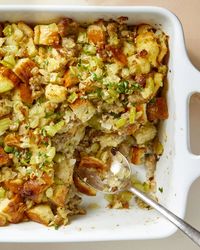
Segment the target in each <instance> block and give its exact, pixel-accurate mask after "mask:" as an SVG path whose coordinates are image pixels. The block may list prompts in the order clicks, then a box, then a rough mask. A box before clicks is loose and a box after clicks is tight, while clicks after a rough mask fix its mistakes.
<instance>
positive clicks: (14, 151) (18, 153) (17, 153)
mask: <svg viewBox="0 0 200 250" xmlns="http://www.w3.org/2000/svg"><path fill="white" fill-rule="evenodd" d="M13 154H14V156H15V157H17V158H18V157H19V156H20V152H19V151H18V150H17V149H14V150H13Z"/></svg>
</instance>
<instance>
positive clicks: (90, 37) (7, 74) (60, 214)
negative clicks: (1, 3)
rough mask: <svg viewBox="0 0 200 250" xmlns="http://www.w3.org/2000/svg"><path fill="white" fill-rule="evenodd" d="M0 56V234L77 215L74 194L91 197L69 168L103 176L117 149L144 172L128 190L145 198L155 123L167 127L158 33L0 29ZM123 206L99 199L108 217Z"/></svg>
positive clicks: (106, 27)
mask: <svg viewBox="0 0 200 250" xmlns="http://www.w3.org/2000/svg"><path fill="white" fill-rule="evenodd" d="M0 55H1V58H0V59H1V60H0V94H1V96H0V226H6V225H8V224H10V223H19V222H23V221H35V222H38V223H41V224H43V225H46V226H55V227H56V228H57V227H58V226H62V225H67V224H68V223H69V220H70V216H72V215H77V214H85V210H84V209H83V207H82V203H81V200H82V196H81V194H80V193H83V194H86V195H90V196H95V195H96V190H95V189H93V188H92V187H91V186H89V185H87V183H85V182H84V181H83V180H82V179H81V178H80V176H78V175H77V169H78V170H80V171H83V172H84V171H93V170H94V169H96V170H98V171H99V173H104V172H105V170H107V169H108V168H109V167H110V166H111V162H112V154H113V152H116V151H117V150H119V151H120V152H121V153H123V154H124V155H125V156H126V157H127V159H128V160H129V161H130V162H132V163H133V164H135V165H145V170H146V180H145V182H144V183H141V182H139V180H137V178H136V180H134V181H132V185H135V186H136V187H137V188H139V189H141V190H142V191H143V192H146V193H148V194H149V195H151V194H152V193H153V192H154V190H155V186H156V183H155V180H154V172H155V169H156V162H157V160H158V159H159V158H160V156H161V155H162V153H163V150H164V148H163V145H162V143H161V142H160V141H159V138H158V128H159V121H160V120H165V119H167V118H168V109H167V101H166V98H165V97H164V96H162V95H161V94H162V93H163V91H162V88H165V82H166V81H165V79H166V77H167V70H168V68H167V65H166V61H167V60H165V59H166V58H167V56H168V36H167V35H166V34H165V33H163V32H162V31H161V30H160V29H155V28H153V27H152V26H151V25H148V24H142V25H134V26H130V25H129V24H128V23H126V18H119V19H117V20H109V21H105V20H103V19H101V20H97V21H94V22H92V23H90V24H82V23H78V22H76V21H75V20H72V19H70V18H63V19H61V20H59V21H58V22H57V23H47V24H36V25H34V24H31V25H29V24H27V23H25V22H23V21H19V22H16V23H9V22H5V23H3V22H2V23H1V37H0ZM133 167H136V168H137V166H133ZM121 174H122V175H123V173H121ZM102 176H104V175H102ZM132 178H133V176H132V177H131V180H132ZM104 180H105V179H104ZM111 184H112V185H111ZM117 184H118V182H117V179H116V178H113V179H112V180H111V181H110V187H111V186H112V187H111V188H113V189H114V188H116V185H117ZM132 198H133V199H134V198H135V197H132V194H131V193H130V192H128V191H126V190H124V191H123V192H121V193H120V194H115V195H108V196H106V200H107V201H108V207H109V208H116V209H118V208H129V205H130V201H131V199H132ZM136 202H137V203H138V205H139V206H142V207H145V205H144V204H143V203H142V204H141V202H140V201H138V200H136Z"/></svg>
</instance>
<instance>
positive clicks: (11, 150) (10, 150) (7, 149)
mask: <svg viewBox="0 0 200 250" xmlns="http://www.w3.org/2000/svg"><path fill="white" fill-rule="evenodd" d="M13 150H14V148H13V147H10V146H7V145H6V146H5V147H4V151H5V152H6V153H12V152H13Z"/></svg>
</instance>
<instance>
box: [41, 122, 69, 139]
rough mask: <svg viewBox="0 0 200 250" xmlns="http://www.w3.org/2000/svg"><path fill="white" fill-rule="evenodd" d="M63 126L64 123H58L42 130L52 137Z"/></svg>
mask: <svg viewBox="0 0 200 250" xmlns="http://www.w3.org/2000/svg"><path fill="white" fill-rule="evenodd" d="M64 125H65V122H64V121H60V122H58V123H56V124H55V125H48V126H45V127H44V129H45V130H46V132H47V135H48V136H51V137H53V136H54V135H55V134H56V133H57V132H58V131H59V130H61V129H62V127H63V126H64Z"/></svg>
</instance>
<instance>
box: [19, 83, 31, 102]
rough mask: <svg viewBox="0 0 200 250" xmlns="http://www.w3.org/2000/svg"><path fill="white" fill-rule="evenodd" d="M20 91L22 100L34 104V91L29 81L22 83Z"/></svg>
mask: <svg viewBox="0 0 200 250" xmlns="http://www.w3.org/2000/svg"><path fill="white" fill-rule="evenodd" d="M19 93H20V97H21V100H22V101H23V102H25V103H27V104H32V102H33V97H32V91H31V89H30V85H29V84H28V83H20V85H19Z"/></svg>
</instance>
